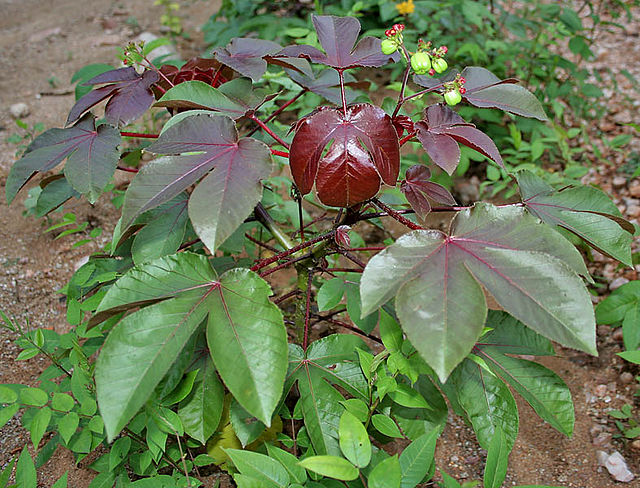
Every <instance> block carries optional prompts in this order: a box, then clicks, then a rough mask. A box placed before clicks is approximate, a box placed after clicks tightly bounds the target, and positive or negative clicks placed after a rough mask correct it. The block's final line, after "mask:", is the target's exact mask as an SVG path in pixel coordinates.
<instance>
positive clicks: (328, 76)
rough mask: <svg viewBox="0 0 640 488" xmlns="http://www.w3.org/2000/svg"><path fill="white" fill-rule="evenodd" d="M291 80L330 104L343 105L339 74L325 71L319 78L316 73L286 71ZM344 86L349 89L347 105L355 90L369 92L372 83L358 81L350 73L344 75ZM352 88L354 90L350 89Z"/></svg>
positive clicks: (346, 96)
mask: <svg viewBox="0 0 640 488" xmlns="http://www.w3.org/2000/svg"><path fill="white" fill-rule="evenodd" d="M286 71H287V74H288V75H289V78H291V79H292V80H293V81H295V82H296V83H297V84H298V85H300V86H302V87H304V88H306V89H307V90H309V91H311V92H313V93H316V94H317V95H320V96H321V97H324V98H326V99H327V100H329V101H330V102H333V103H335V104H340V103H342V95H341V93H340V78H339V77H338V73H337V72H336V71H335V70H332V69H325V70H323V71H321V72H320V73H319V74H318V75H317V76H316V75H315V74H314V73H311V75H305V74H303V73H298V72H295V71H292V70H286ZM344 82H345V83H344V84H345V86H346V87H347V89H346V90H345V98H346V100H347V103H351V102H352V101H353V99H354V98H356V94H355V93H354V91H353V90H367V89H368V88H369V86H370V85H371V83H369V82H368V81H358V80H356V78H355V77H354V76H352V75H350V74H349V73H344ZM349 88H352V89H353V90H351V89H349Z"/></svg>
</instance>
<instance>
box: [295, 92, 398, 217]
mask: <svg viewBox="0 0 640 488" xmlns="http://www.w3.org/2000/svg"><path fill="white" fill-rule="evenodd" d="M327 146H328V147H329V149H328V152H327V153H326V155H323V152H324V151H325V149H326V148H327ZM289 161H290V165H291V173H292V175H293V179H294V181H295V182H296V185H297V186H298V188H299V190H300V191H301V192H302V194H303V195H304V194H307V193H309V192H310V191H311V189H312V188H313V184H314V182H315V183H316V190H317V191H318V198H319V199H320V201H321V202H322V203H324V204H325V205H330V206H336V207H350V206H352V205H355V204H356V203H360V202H362V201H365V200H367V199H369V198H371V197H373V196H374V195H375V194H376V193H377V192H378V190H379V188H380V183H381V179H382V181H384V182H385V183H386V184H388V185H395V183H396V179H397V178H398V171H399V169H400V147H399V145H398V138H397V135H396V131H395V129H394V127H393V124H392V123H391V118H390V117H389V116H388V115H387V114H386V113H385V112H384V111H383V110H382V109H380V108H378V107H374V106H373V105H369V104H357V105H352V106H350V107H348V108H347V113H346V115H345V114H344V113H343V111H342V109H334V108H329V107H322V108H320V109H319V110H318V111H316V112H315V113H313V114H312V115H310V116H308V117H306V118H304V119H302V120H301V121H300V122H299V123H298V125H297V127H296V134H295V136H294V138H293V141H292V143H291V151H290V153H289Z"/></svg>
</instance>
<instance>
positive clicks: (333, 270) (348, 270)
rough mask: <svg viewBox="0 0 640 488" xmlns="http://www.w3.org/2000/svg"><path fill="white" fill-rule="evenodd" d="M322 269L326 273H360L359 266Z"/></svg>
mask: <svg viewBox="0 0 640 488" xmlns="http://www.w3.org/2000/svg"><path fill="white" fill-rule="evenodd" d="M323 271H326V272H328V273H362V271H363V270H362V269H360V268H327V269H325V270H323Z"/></svg>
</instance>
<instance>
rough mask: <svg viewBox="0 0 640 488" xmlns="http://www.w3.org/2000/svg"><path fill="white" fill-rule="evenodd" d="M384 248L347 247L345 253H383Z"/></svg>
mask: <svg viewBox="0 0 640 488" xmlns="http://www.w3.org/2000/svg"><path fill="white" fill-rule="evenodd" d="M385 249H386V246H370V247H349V248H346V249H345V251H383V250H385Z"/></svg>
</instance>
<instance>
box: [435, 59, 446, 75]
mask: <svg viewBox="0 0 640 488" xmlns="http://www.w3.org/2000/svg"><path fill="white" fill-rule="evenodd" d="M448 67H449V65H448V64H447V62H446V61H445V60H444V59H442V58H436V59H434V60H433V69H435V70H436V73H443V72H445V71H446V70H447V68H448Z"/></svg>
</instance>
